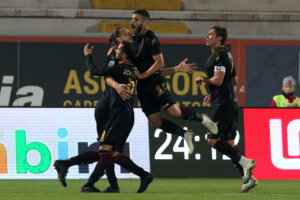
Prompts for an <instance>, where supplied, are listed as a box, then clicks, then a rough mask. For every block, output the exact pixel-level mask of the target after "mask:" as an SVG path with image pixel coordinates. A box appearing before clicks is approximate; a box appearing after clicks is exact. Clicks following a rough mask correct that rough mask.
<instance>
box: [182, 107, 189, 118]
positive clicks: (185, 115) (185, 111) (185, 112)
mask: <svg viewBox="0 0 300 200" xmlns="http://www.w3.org/2000/svg"><path fill="white" fill-rule="evenodd" d="M180 111H181V119H184V120H188V119H189V118H190V115H191V110H190V109H188V108H186V107H181V106H180Z"/></svg>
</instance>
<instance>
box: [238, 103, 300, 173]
mask: <svg viewBox="0 0 300 200" xmlns="http://www.w3.org/2000/svg"><path fill="white" fill-rule="evenodd" d="M299 131H300V109H269V108H264V109H262V108H260V109H256V108H245V109H244V134H245V135H244V137H245V154H246V157H248V158H252V159H254V160H256V162H257V165H256V168H255V169H254V176H255V177H256V178H258V179H300V140H299V135H300V132H299Z"/></svg>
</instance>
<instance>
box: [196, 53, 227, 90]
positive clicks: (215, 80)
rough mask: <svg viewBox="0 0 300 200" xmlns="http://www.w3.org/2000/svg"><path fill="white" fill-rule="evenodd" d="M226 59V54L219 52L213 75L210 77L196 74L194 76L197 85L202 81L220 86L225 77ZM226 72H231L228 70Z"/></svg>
mask: <svg viewBox="0 0 300 200" xmlns="http://www.w3.org/2000/svg"><path fill="white" fill-rule="evenodd" d="M227 61H228V56H227V54H226V53H220V55H219V56H218V57H217V62H216V64H215V66H214V75H213V76H212V77H210V78H208V77H203V76H201V75H200V76H198V77H196V83H197V85H200V84H201V83H202V82H204V83H207V84H210V85H214V86H221V85H222V83H223V80H224V77H225V73H226V65H227V63H228V62H227ZM227 73H231V72H230V71H229V72H227Z"/></svg>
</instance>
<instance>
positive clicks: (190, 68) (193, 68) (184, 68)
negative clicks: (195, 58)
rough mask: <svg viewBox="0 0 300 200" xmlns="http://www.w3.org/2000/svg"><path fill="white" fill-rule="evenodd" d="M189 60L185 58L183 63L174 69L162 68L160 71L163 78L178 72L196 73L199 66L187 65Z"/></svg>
mask: <svg viewBox="0 0 300 200" xmlns="http://www.w3.org/2000/svg"><path fill="white" fill-rule="evenodd" d="M187 60H188V59H187V58H185V59H184V60H183V61H181V62H180V63H179V64H178V65H176V66H174V67H167V68H165V67H164V68H162V69H160V72H161V74H162V75H163V76H168V75H172V74H175V73H176V72H185V73H190V74H192V73H193V72H194V71H196V69H197V66H195V65H196V63H186V62H187Z"/></svg>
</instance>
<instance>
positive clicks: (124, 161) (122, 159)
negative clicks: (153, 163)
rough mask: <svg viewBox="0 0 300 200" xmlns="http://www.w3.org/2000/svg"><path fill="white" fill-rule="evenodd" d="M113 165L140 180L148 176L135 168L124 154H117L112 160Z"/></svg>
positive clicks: (143, 171) (142, 170) (141, 169)
mask: <svg viewBox="0 0 300 200" xmlns="http://www.w3.org/2000/svg"><path fill="white" fill-rule="evenodd" d="M114 161H115V163H117V164H118V165H120V166H122V167H124V168H125V169H127V170H128V171H130V172H132V173H134V174H135V175H137V176H139V177H140V178H144V177H146V176H147V175H148V172H146V171H145V170H144V169H143V168H141V167H139V166H137V165H136V164H135V163H134V162H133V161H132V160H131V159H130V158H129V157H128V156H126V155H124V154H119V155H118V156H116V157H115V158H114Z"/></svg>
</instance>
